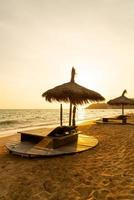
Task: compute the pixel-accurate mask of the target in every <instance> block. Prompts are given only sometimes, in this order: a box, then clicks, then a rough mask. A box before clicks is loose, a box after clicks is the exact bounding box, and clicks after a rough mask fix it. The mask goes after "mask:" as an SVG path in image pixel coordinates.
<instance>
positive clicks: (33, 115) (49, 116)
mask: <svg viewBox="0 0 134 200" xmlns="http://www.w3.org/2000/svg"><path fill="white" fill-rule="evenodd" d="M127 113H134V109H126V110H125V114H127ZM119 114H121V110H120V109H77V114H76V123H80V122H82V121H84V120H96V119H98V118H102V117H108V116H116V115H119ZM68 116H69V111H68V110H67V109H65V110H63V125H68ZM59 123H60V117H59V110H58V109H0V136H1V135H2V134H6V133H12V132H15V131H18V130H23V129H31V128H35V127H52V126H53V127H55V126H58V125H59Z"/></svg>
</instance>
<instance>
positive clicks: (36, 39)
mask: <svg viewBox="0 0 134 200" xmlns="http://www.w3.org/2000/svg"><path fill="white" fill-rule="evenodd" d="M133 11H134V1H133V0H0V109H4V108H5V109H12V108H22V109H23V108H58V107H59V104H58V103H48V102H46V101H45V99H43V98H42V97H41V95H42V93H43V92H45V91H46V90H48V89H51V88H53V87H55V86H57V85H60V84H62V83H65V82H68V81H70V73H71V68H72V66H74V67H75V69H76V73H77V74H76V78H75V80H76V82H77V83H78V84H80V85H82V86H84V87H87V88H89V89H91V90H94V91H96V92H99V93H100V94H101V95H102V96H104V97H105V99H106V101H108V100H109V99H111V98H115V97H117V96H120V95H121V94H122V92H123V90H124V89H126V90H127V97H130V98H134V84H133V81H134V38H133V37H134V12H133Z"/></svg>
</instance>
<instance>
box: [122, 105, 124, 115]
mask: <svg viewBox="0 0 134 200" xmlns="http://www.w3.org/2000/svg"><path fill="white" fill-rule="evenodd" d="M122 115H124V104H122Z"/></svg>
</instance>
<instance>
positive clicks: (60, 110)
mask: <svg viewBox="0 0 134 200" xmlns="http://www.w3.org/2000/svg"><path fill="white" fill-rule="evenodd" d="M60 126H62V104H60Z"/></svg>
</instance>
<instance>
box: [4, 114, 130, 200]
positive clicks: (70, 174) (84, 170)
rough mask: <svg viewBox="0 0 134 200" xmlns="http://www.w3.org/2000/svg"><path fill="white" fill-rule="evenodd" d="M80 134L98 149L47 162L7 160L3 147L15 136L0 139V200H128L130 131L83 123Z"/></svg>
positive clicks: (45, 159)
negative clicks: (91, 139)
mask: <svg viewBox="0 0 134 200" xmlns="http://www.w3.org/2000/svg"><path fill="white" fill-rule="evenodd" d="M133 119H134V116H133ZM79 130H81V131H83V133H84V134H87V135H93V136H95V137H96V138H97V139H98V140H99V144H98V145H97V146H96V147H95V148H93V149H90V150H88V151H85V152H82V153H78V154H74V155H68V156H61V157H52V158H41V159H39V158H38V159H37V158H36V159H35V158H34V159H28V158H22V157H19V156H14V155H11V154H9V153H8V151H7V149H6V148H5V147H4V144H5V143H7V142H8V141H16V140H19V135H13V136H9V137H4V138H0V177H1V178H0V200H133V199H134V125H117V124H116V125H112V124H107V125H105V124H96V123H88V122H86V123H84V124H82V125H79Z"/></svg>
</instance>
